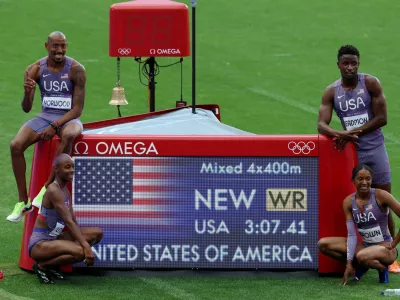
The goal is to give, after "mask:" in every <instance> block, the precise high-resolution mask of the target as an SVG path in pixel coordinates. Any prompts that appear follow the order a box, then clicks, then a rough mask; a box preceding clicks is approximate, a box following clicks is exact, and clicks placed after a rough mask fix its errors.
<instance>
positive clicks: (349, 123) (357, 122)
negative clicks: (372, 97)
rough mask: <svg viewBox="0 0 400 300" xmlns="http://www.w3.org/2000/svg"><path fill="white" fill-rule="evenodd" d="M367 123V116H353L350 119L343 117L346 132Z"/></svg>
mask: <svg viewBox="0 0 400 300" xmlns="http://www.w3.org/2000/svg"><path fill="white" fill-rule="evenodd" d="M368 121H369V118H368V114H367V113H364V114H361V115H355V116H351V117H343V123H344V127H345V128H346V130H353V129H356V128H358V127H361V126H363V125H364V124H365V123H367V122H368Z"/></svg>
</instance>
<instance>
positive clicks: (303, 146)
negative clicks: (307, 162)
mask: <svg viewBox="0 0 400 300" xmlns="http://www.w3.org/2000/svg"><path fill="white" fill-rule="evenodd" d="M288 149H289V150H290V151H292V152H293V154H300V153H302V154H309V153H310V152H311V151H313V150H314V149H315V144H314V142H307V143H305V142H303V141H300V142H298V143H296V142H293V141H291V142H289V144H288Z"/></svg>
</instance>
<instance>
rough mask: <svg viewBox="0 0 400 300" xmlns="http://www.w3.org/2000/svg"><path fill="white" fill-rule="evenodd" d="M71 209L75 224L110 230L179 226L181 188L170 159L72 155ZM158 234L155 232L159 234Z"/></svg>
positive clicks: (172, 227)
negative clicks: (178, 203)
mask: <svg viewBox="0 0 400 300" xmlns="http://www.w3.org/2000/svg"><path fill="white" fill-rule="evenodd" d="M74 160H75V176H74V182H73V193H72V194H73V208H74V212H75V215H76V217H77V220H78V222H79V224H81V225H83V226H99V227H103V228H104V227H105V228H108V229H109V230H112V229H113V228H114V229H115V230H116V231H117V230H118V231H120V230H121V229H126V230H132V229H145V230H150V231H151V230H157V229H160V228H162V229H164V230H165V229H167V230H168V229H171V230H173V229H174V227H176V226H177V225H179V211H180V210H182V206H178V205H177V202H179V194H178V193H177V191H179V190H181V188H180V187H179V186H178V181H177V180H176V179H174V177H176V176H178V175H179V174H177V173H176V172H175V173H174V171H173V169H174V166H173V163H172V162H173V161H172V159H169V158H150V157H149V158H146V157H144V158H141V157H134V158H132V157H129V158H115V157H108V158H102V157H84V158H81V157H75V158H74ZM158 233H159V232H158Z"/></svg>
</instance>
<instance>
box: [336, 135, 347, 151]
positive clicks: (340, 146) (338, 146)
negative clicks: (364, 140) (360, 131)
mask: <svg viewBox="0 0 400 300" xmlns="http://www.w3.org/2000/svg"><path fill="white" fill-rule="evenodd" d="M333 140H334V141H335V146H334V148H335V149H336V150H337V151H342V150H344V148H345V147H346V145H347V143H348V141H345V140H343V139H341V138H337V137H334V138H333Z"/></svg>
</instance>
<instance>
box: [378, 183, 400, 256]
mask: <svg viewBox="0 0 400 300" xmlns="http://www.w3.org/2000/svg"><path fill="white" fill-rule="evenodd" d="M376 199H377V201H378V204H380V205H381V206H382V207H388V208H390V209H391V210H392V211H393V212H394V213H395V214H396V215H397V216H398V217H399V216H400V203H399V202H398V201H397V200H396V199H395V198H394V197H393V196H392V195H391V194H390V193H388V192H386V191H384V190H380V189H376ZM399 242H400V230H399V231H398V233H397V235H396V236H395V237H393V242H392V245H391V248H394V247H396V246H397V244H398V243H399Z"/></svg>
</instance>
